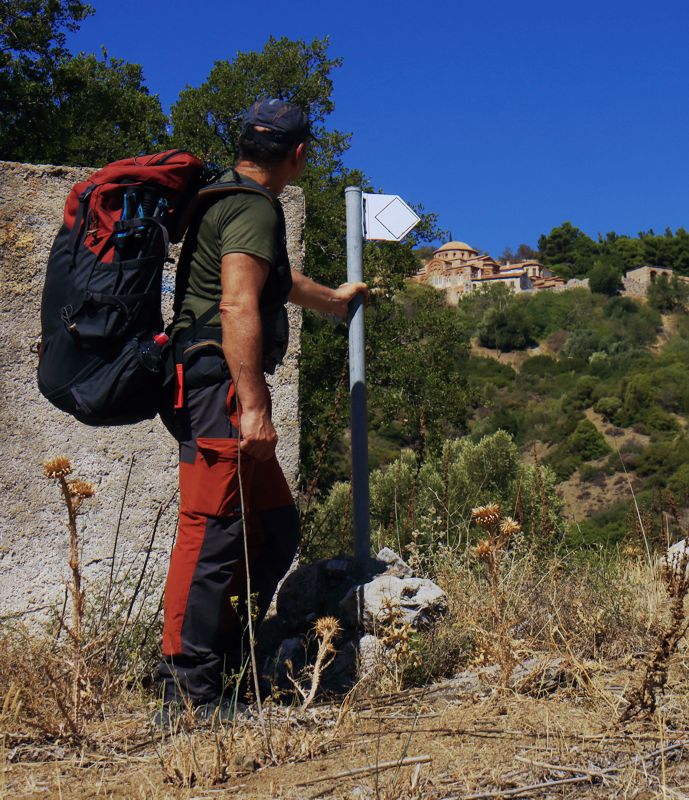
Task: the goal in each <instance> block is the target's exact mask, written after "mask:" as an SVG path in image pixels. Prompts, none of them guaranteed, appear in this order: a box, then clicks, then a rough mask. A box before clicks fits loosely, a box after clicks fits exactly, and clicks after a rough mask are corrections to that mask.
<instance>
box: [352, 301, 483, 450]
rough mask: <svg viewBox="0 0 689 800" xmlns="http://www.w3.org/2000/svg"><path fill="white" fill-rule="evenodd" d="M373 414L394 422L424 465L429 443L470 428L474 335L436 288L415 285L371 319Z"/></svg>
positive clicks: (370, 367) (384, 421)
mask: <svg viewBox="0 0 689 800" xmlns="http://www.w3.org/2000/svg"><path fill="white" fill-rule="evenodd" d="M369 316H370V318H371V325H370V328H369V348H368V351H369V352H368V354H367V357H368V362H369V363H368V373H369V375H370V393H371V406H372V412H373V415H374V419H375V416H376V415H377V416H378V418H379V419H380V421H381V422H382V424H383V425H384V426H386V425H388V424H389V423H390V421H392V420H394V421H395V422H396V425H397V430H398V432H399V434H400V435H401V436H402V437H403V443H405V444H409V445H411V446H412V447H413V448H414V450H415V451H416V453H417V457H418V458H419V462H420V461H421V459H422V458H423V455H424V452H425V450H426V446H427V444H428V443H429V440H430V443H431V444H437V443H439V442H440V441H442V440H443V439H445V438H447V436H449V435H456V434H457V433H461V432H463V431H464V430H465V428H466V418H467V414H468V411H469V405H470V403H469V397H468V390H467V379H466V373H467V370H466V362H467V355H468V350H469V332H468V330H467V329H466V326H465V325H464V323H463V320H462V318H461V317H460V315H459V314H458V313H457V311H456V309H455V308H452V307H450V306H448V305H446V303H445V300H444V297H443V295H442V294H441V293H440V292H437V291H436V290H435V289H432V288H430V287H425V286H418V285H412V286H410V287H409V289H408V290H407V291H406V292H404V293H401V294H399V295H398V296H397V297H396V299H395V301H394V302H393V303H391V304H381V305H378V306H377V307H376V308H374V309H372V310H371V314H370V315H369Z"/></svg>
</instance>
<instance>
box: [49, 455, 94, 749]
mask: <svg viewBox="0 0 689 800" xmlns="http://www.w3.org/2000/svg"><path fill="white" fill-rule="evenodd" d="M71 473H72V464H71V463H70V461H69V459H68V458H67V457H66V456H56V457H54V458H49V459H46V460H45V461H44V462H43V474H44V475H45V476H46V477H47V478H52V479H53V480H56V481H57V482H58V484H59V486H60V491H61V492H62V499H63V500H64V503H65V508H66V510H67V528H68V530H69V567H70V569H71V571H72V583H71V585H70V587H69V589H70V592H71V595H72V625H71V627H67V626H65V628H66V630H67V632H68V633H69V635H70V638H71V639H72V645H73V649H74V654H73V662H72V676H71V678H72V709H71V716H70V714H69V711H68V710H67V709H66V708H65V712H64V713H65V717H66V719H67V722H68V724H69V727H70V729H71V730H72V732H73V733H74V734H75V735H79V734H80V732H81V701H82V688H83V687H82V674H81V673H82V666H83V652H82V622H83V616H84V590H83V589H82V586H81V582H82V577H81V565H80V563H79V534H78V531H77V512H78V510H79V506H80V505H81V503H82V501H83V500H84V499H85V498H87V497H92V496H93V494H94V492H95V490H94V488H93V485H92V484H90V483H88V482H86V481H82V480H80V479H79V478H76V479H74V480H71V481H67V480H66V476H67V475H70V474H71Z"/></svg>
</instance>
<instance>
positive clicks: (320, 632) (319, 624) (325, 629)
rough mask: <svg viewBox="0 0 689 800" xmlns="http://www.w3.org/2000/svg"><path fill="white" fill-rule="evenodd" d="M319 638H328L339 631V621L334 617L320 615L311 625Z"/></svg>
mask: <svg viewBox="0 0 689 800" xmlns="http://www.w3.org/2000/svg"><path fill="white" fill-rule="evenodd" d="M313 629H314V631H315V632H316V636H318V638H319V639H330V638H332V637H333V636H337V634H338V633H339V632H340V630H341V628H340V623H339V622H338V621H337V619H336V618H335V617H320V619H317V620H316V622H315V623H314V626H313Z"/></svg>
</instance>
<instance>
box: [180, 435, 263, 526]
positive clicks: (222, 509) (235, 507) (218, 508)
mask: <svg viewBox="0 0 689 800" xmlns="http://www.w3.org/2000/svg"><path fill="white" fill-rule="evenodd" d="M238 445H239V442H238V441H237V439H210V438H199V439H197V440H196V448H197V449H196V460H195V461H194V463H193V464H186V463H181V464H180V475H179V477H180V505H181V507H182V509H183V510H185V511H190V512H195V513H197V514H205V515H206V516H209V517H236V516H240V515H241V513H242V512H241V496H240V493H239V471H238V465H237V448H238ZM245 467H248V465H247V459H246V458H242V472H243V473H244V472H245ZM244 485H245V486H246V475H244Z"/></svg>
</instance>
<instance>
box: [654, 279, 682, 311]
mask: <svg viewBox="0 0 689 800" xmlns="http://www.w3.org/2000/svg"><path fill="white" fill-rule="evenodd" d="M647 297H648V303H649V305H650V306H652V307H653V308H655V309H657V310H658V311H661V312H669V311H685V310H686V308H687V302H689V284H687V283H686V282H685V281H683V280H682V279H681V278H679V277H678V276H677V275H672V276H671V277H668V276H667V274H666V273H661V274H660V275H658V276H657V277H656V279H655V280H654V281H652V282H651V283H650V284H649V287H648V292H647Z"/></svg>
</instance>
